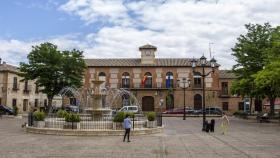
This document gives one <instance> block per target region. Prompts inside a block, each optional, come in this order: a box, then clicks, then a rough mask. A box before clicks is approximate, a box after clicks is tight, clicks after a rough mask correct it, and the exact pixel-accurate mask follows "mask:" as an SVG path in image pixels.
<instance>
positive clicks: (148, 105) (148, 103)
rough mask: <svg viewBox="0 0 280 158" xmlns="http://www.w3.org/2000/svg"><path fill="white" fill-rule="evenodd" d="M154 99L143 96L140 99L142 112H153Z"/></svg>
mask: <svg viewBox="0 0 280 158" xmlns="http://www.w3.org/2000/svg"><path fill="white" fill-rule="evenodd" d="M154 110H155V105H154V97H151V96H145V97H143V98H142V111H154Z"/></svg>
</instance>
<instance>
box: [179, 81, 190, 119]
mask: <svg viewBox="0 0 280 158" xmlns="http://www.w3.org/2000/svg"><path fill="white" fill-rule="evenodd" d="M177 83H180V80H179V79H178V80H177ZM182 83H183V84H184V87H183V89H184V116H183V120H186V83H187V80H186V78H185V77H184V78H183V81H182ZM190 85H191V80H190V79H188V87H190Z"/></svg>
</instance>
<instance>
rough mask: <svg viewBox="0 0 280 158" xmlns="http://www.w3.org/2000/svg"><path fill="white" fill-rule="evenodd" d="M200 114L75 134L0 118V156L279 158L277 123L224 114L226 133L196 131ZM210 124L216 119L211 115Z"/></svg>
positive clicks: (14, 157)
mask: <svg viewBox="0 0 280 158" xmlns="http://www.w3.org/2000/svg"><path fill="white" fill-rule="evenodd" d="M201 120H202V118H187V120H185V121H183V120H182V119H181V118H164V125H165V130H164V133H161V134H155V135H145V136H132V139H131V142H130V143H127V142H122V137H120V136H110V137H105V136H103V137H76V136H54V135H39V134H30V133H26V132H25V131H24V129H22V128H21V127H20V126H21V123H22V122H23V120H21V119H20V118H2V119H0V149H1V150H0V157H1V158H19V157H23V158H35V157H36V158H47V157H50V158H68V157H69V158H79V157H89V158H107V157H108V158H109V157H112V158H222V157H224V158H247V157H249V158H253V157H254V158H279V157H280V125H279V124H269V123H266V124H260V123H256V122H254V121H248V120H239V119H236V118H230V125H231V128H230V130H229V133H228V134H226V135H221V133H220V132H219V130H218V129H216V131H215V133H203V132H201ZM216 120H217V121H216V124H219V120H218V118H216Z"/></svg>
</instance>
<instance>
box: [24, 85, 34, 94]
mask: <svg viewBox="0 0 280 158" xmlns="http://www.w3.org/2000/svg"><path fill="white" fill-rule="evenodd" d="M31 90H32V86H31V85H27V86H25V87H24V89H23V93H24V94H29V92H30V91H31Z"/></svg>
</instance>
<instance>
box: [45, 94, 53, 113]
mask: <svg viewBox="0 0 280 158" xmlns="http://www.w3.org/2000/svg"><path fill="white" fill-rule="evenodd" d="M52 100H53V96H48V107H47V109H46V112H49V110H50V108H51V107H52Z"/></svg>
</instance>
